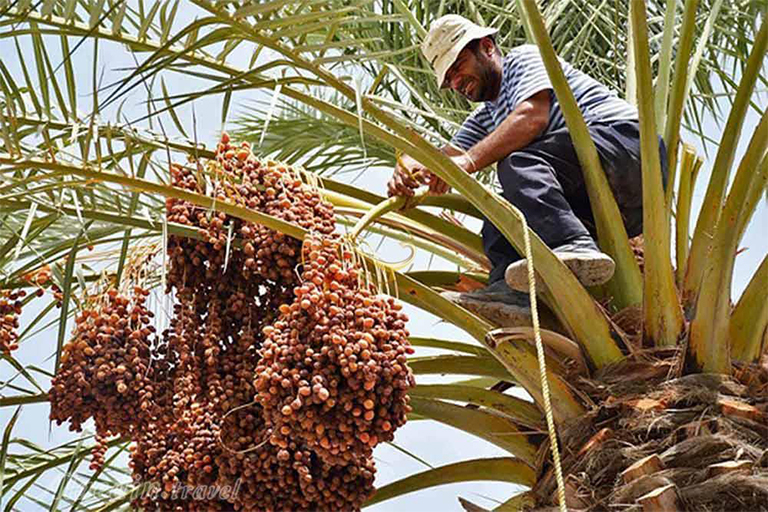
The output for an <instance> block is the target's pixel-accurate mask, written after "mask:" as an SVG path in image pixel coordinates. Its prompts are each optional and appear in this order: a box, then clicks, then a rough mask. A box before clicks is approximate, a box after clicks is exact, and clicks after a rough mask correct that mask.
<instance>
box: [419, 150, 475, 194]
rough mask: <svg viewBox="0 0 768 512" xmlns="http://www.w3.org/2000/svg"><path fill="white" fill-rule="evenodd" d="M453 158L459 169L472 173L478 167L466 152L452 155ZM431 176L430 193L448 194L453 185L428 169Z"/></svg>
mask: <svg viewBox="0 0 768 512" xmlns="http://www.w3.org/2000/svg"><path fill="white" fill-rule="evenodd" d="M451 160H453V163H455V164H456V165H457V166H458V167H459V169H461V170H462V171H464V172H466V173H467V174H472V173H473V172H475V171H476V170H477V169H475V162H474V160H472V158H470V157H469V156H467V155H466V154H460V155H451ZM427 173H428V176H429V193H430V194H432V195H436V196H439V195H443V194H447V193H448V191H449V190H451V187H450V186H449V185H448V184H447V183H446V182H445V181H443V180H441V179H440V178H438V177H437V175H436V174H434V173H433V172H431V171H427Z"/></svg>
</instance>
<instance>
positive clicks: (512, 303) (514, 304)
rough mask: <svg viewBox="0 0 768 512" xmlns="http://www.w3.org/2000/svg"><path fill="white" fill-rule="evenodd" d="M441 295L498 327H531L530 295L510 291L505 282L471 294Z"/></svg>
mask: <svg viewBox="0 0 768 512" xmlns="http://www.w3.org/2000/svg"><path fill="white" fill-rule="evenodd" d="M440 295H442V296H443V297H445V298H446V299H448V300H450V301H451V302H453V303H454V304H457V305H459V306H461V307H463V308H465V309H468V310H469V311H471V312H472V313H474V314H476V315H478V316H480V317H483V318H485V319H486V320H487V321H489V322H491V323H492V324H494V325H496V326H498V327H524V326H529V325H531V321H532V320H531V304H530V301H529V300H528V294H527V293H522V292H518V291H515V290H512V289H510V287H509V286H507V283H505V282H504V281H503V280H499V281H496V282H495V283H492V284H489V285H488V286H486V287H484V288H480V289H477V290H473V291H471V292H443V293H441V294H440Z"/></svg>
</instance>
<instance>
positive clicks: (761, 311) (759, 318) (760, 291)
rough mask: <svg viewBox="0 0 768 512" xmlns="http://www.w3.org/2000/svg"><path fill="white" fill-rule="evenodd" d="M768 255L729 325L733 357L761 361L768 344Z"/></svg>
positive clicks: (740, 300)
mask: <svg viewBox="0 0 768 512" xmlns="http://www.w3.org/2000/svg"><path fill="white" fill-rule="evenodd" d="M765 283H768V256H766V257H765V258H763V262H762V263H760V266H759V267H758V268H757V271H756V272H755V275H753V276H752V279H751V280H750V281H749V284H748V285H747V287H746V289H745V290H744V293H742V294H741V298H740V299H739V302H738V303H737V304H736V308H734V310H733V313H731V320H730V323H729V325H728V333H729V336H730V341H731V357H732V358H733V359H737V360H739V361H745V362H750V363H759V362H760V357H761V356H762V354H763V353H764V352H765V348H766V346H768V287H766V286H765Z"/></svg>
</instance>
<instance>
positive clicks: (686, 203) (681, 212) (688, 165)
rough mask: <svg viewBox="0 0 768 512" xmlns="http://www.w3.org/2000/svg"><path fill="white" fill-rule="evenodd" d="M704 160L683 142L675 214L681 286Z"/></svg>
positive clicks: (676, 278)
mask: <svg viewBox="0 0 768 512" xmlns="http://www.w3.org/2000/svg"><path fill="white" fill-rule="evenodd" d="M702 162H703V160H702V159H701V158H700V157H698V156H697V155H696V153H695V150H694V148H693V146H691V145H690V144H686V143H684V144H683V159H682V161H681V162H680V188H679V189H678V192H677V212H676V216H675V228H676V229H675V253H676V262H677V268H676V274H675V282H676V284H677V286H678V288H680V287H681V286H682V284H683V279H684V277H685V265H686V262H687V261H688V244H689V243H690V240H689V239H688V237H689V228H690V224H691V202H692V201H693V189H694V187H695V185H696V177H697V176H698V174H699V169H700V168H701V164H702Z"/></svg>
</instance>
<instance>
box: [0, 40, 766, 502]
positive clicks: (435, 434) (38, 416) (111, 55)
mask: <svg viewBox="0 0 768 512" xmlns="http://www.w3.org/2000/svg"><path fill="white" fill-rule="evenodd" d="M46 42H47V43H48V44H50V47H49V49H50V51H51V56H52V59H53V60H54V61H55V62H58V61H59V60H60V58H61V56H60V54H59V53H57V52H58V43H57V42H56V41H55V40H51V41H48V40H47V41H46ZM21 43H22V48H23V51H24V55H25V60H26V61H27V62H32V54H31V51H30V49H29V46H28V45H27V46H25V41H24V40H22V41H21ZM0 56H2V57H1V58H2V59H3V62H4V64H6V65H7V66H8V67H9V68H10V69H11V72H12V74H13V76H15V77H18V76H20V75H19V66H18V64H19V63H18V59H17V58H16V54H15V49H14V48H13V45H12V43H11V42H9V41H8V40H0ZM141 57H142V56H141V55H139V58H141ZM230 58H231V59H232V60H233V61H234V62H235V63H241V64H242V63H245V62H247V56H245V55H238V53H237V52H235V53H234V54H233V55H231V56H230ZM57 59H59V60H57ZM92 59H93V45H92V44H91V43H90V42H89V43H86V44H84V45H83V46H82V48H80V49H79V50H78V52H77V53H76V54H75V57H74V62H75V64H76V69H77V70H78V73H77V81H78V83H79V84H80V91H81V94H80V96H79V100H78V101H79V104H80V105H82V106H83V109H84V110H87V109H88V108H89V107H90V102H91V97H90V95H89V94H88V93H87V92H86V91H89V90H90V84H91V80H92V75H91V71H92ZM133 64H134V63H133V60H132V59H131V58H130V56H129V54H127V52H126V51H125V49H124V48H123V47H121V46H118V45H114V44H105V43H102V44H101V45H100V46H99V63H98V66H97V70H98V72H97V73H98V76H102V72H103V83H105V84H108V83H111V82H112V81H114V80H116V79H117V78H118V77H120V76H122V74H123V73H124V71H122V69H123V68H125V67H130V66H132V65H133ZM80 70H82V72H81V71H80ZM199 84H200V82H196V81H195V80H194V79H189V78H187V77H181V76H178V75H176V76H174V75H166V85H167V87H168V89H169V90H172V91H186V90H193V89H194V88H195V87H196V86H199ZM142 97H143V93H142V92H141V91H139V92H138V93H137V94H133V95H131V96H130V97H129V100H128V101H127V102H126V104H125V106H124V107H123V113H124V114H125V115H126V116H127V117H128V118H131V117H134V118H135V117H139V116H141V115H143V114H144V112H145V110H144V106H143V105H142V104H141V103H140V101H139V100H140V99H141V98H142ZM254 99H264V96H263V93H257V92H253V91H247V92H244V93H236V95H235V97H234V98H233V101H232V105H233V106H232V110H231V111H230V119H234V117H235V116H236V115H237V114H238V112H239V111H241V110H242V107H241V106H242V105H244V104H245V102H248V101H251V100H254ZM757 103H758V104H759V105H760V106H761V107H762V108H765V106H766V104H768V94H766V93H763V94H761V95H760V96H758V98H757ZM195 109H196V115H197V118H198V125H197V136H198V138H199V140H201V141H207V142H208V145H209V147H211V146H213V145H214V144H215V141H216V138H217V134H218V132H219V130H220V129H221V125H220V123H219V121H218V120H219V116H220V109H221V99H220V98H208V99H204V100H202V101H200V102H198V103H196V107H195ZM726 111H727V110H726ZM179 115H180V117H181V120H182V123H183V124H185V125H186V126H187V127H189V126H191V124H192V123H191V118H192V112H191V109H189V108H183V109H180V110H179ZM103 117H104V118H108V117H109V114H108V113H107V114H106V115H105V116H103ZM757 121H758V116H757V114H756V113H755V112H754V111H750V114H749V116H748V118H747V120H746V123H745V126H744V129H743V135H742V138H741V142H740V147H739V153H738V154H737V158H736V161H737V162H738V160H739V158H740V155H741V154H742V153H743V151H744V149H745V147H746V143H747V141H748V136H749V135H751V134H752V132H753V131H754V129H755V126H756V125H757ZM723 123H724V121H723ZM704 126H705V130H707V132H708V133H709V134H711V135H715V134H719V133H720V132H721V130H722V128H721V126H722V123H721V126H720V127H718V126H717V124H716V122H715V120H713V119H711V118H710V119H706V120H705V123H704ZM166 129H167V130H169V131H170V132H172V131H175V129H174V127H173V126H171V125H170V123H169V122H167V123H166ZM684 139H685V140H687V141H689V142H692V143H694V145H696V146H697V147H699V152H700V153H701V154H703V149H702V148H701V146H700V143H699V142H698V139H697V138H696V137H695V136H691V135H688V136H684ZM713 160H714V155H710V156H709V157H708V160H707V161H706V162H705V165H704V167H703V169H702V172H701V174H700V177H699V180H698V186H697V188H696V189H695V193H694V204H693V212H694V214H693V215H692V219H694V220H695V218H696V215H695V212H697V211H698V209H699V207H700V203H701V200H702V199H703V196H704V192H705V184H706V182H707V179H708V176H709V168H710V166H711V163H712V161H713ZM390 172H391V170H389V169H371V170H370V172H368V173H367V174H366V175H365V176H364V177H363V178H361V179H360V180H359V181H358V182H357V185H358V186H364V187H365V188H367V189H369V190H371V191H372V192H376V193H379V194H382V195H384V194H385V190H386V188H385V184H386V181H387V179H388V178H389V175H390ZM766 221H768V206H767V204H766V201H765V200H763V199H761V201H760V205H759V206H758V209H757V212H756V213H755V215H754V217H753V219H752V222H751V223H750V225H749V227H748V229H747V232H746V233H745V236H744V239H743V241H742V243H741V246H742V247H745V248H747V250H745V251H744V252H742V253H741V254H740V255H739V256H738V258H737V260H736V269H735V275H734V282H733V294H734V297H738V295H739V294H740V293H741V291H742V290H743V288H744V287H745V286H746V284H747V282H748V280H749V278H750V277H751V275H752V273H753V272H754V270H755V269H756V268H757V266H758V264H759V263H760V261H761V260H762V258H763V257H764V256H765V255H766V254H767V253H768V237H766V236H765V232H766V231H765V230H766V224H767V223H766ZM468 227H470V229H476V230H477V229H479V225H478V224H477V223H468ZM692 227H693V225H692ZM404 254H407V250H406V249H405V248H402V247H400V246H399V245H397V244H395V243H386V244H384V245H383V246H382V248H381V249H380V251H379V256H380V257H381V258H382V259H384V260H386V261H396V260H398V259H400V258H401V257H402V256H403V255H404ZM428 264H429V261H428V257H427V256H426V255H424V254H417V256H416V258H415V260H414V262H413V269H425V268H427V265H428ZM432 268H433V269H441V268H445V269H450V268H451V266H450V265H449V264H448V263H446V262H443V261H439V260H436V261H433V262H432ZM35 304H36V303H35V302H34V301H33V303H32V305H31V306H30V307H29V308H28V309H27V310H25V312H24V316H23V317H22V324H23V322H24V319H25V318H31V317H32V315H34V314H36V311H37V310H38V309H39V306H37V305H35ZM406 311H407V312H408V314H409V316H410V317H411V321H410V323H409V326H408V327H409V330H410V331H411V333H412V334H413V335H417V336H430V337H434V338H444V339H454V340H461V341H467V342H471V339H470V338H469V336H468V335H467V334H465V333H464V332H463V331H461V330H460V329H458V328H456V327H454V326H452V325H449V324H446V323H445V322H441V321H440V320H439V319H438V318H436V317H434V316H432V315H430V314H428V313H425V312H423V311H419V310H415V309H414V308H412V307H410V306H406ZM55 328H56V326H55V325H54V326H53V327H52V328H51V329H49V330H46V331H43V332H40V333H39V334H37V335H36V336H34V337H32V338H30V339H29V340H27V341H26V342H25V343H24V344H23V345H22V346H21V348H20V349H19V350H18V351H17V352H16V353H15V356H16V358H17V359H18V360H19V361H22V362H24V363H25V364H34V365H40V366H42V367H45V368H52V367H53V360H52V359H51V358H50V356H51V354H52V353H53V351H54V350H55ZM419 353H420V354H422V355H428V354H430V353H432V352H429V351H425V350H420V352H419ZM13 373H14V371H13V369H12V368H11V367H10V366H9V365H8V363H7V362H0V380H6V379H7V378H9V377H10V376H11V375H13ZM436 379H437V377H432V378H420V379H419V382H422V383H427V382H431V381H435V380H436ZM11 414H12V410H11V408H4V409H0V427H3V428H4V426H5V425H6V424H7V422H8V421H9V419H10V416H11ZM47 415H48V405H47V404H40V405H30V406H26V407H25V408H24V410H23V411H22V414H21V416H20V419H19V421H18V423H17V424H16V427H15V430H14V432H15V433H16V435H23V436H24V437H25V438H27V439H30V440H32V441H34V442H36V443H38V444H39V445H41V446H46V447H47V446H54V445H56V444H59V443H61V442H63V441H65V440H68V439H71V438H72V434H71V433H69V432H68V431H67V429H66V427H65V426H61V427H57V426H55V425H54V426H53V427H52V429H51V430H50V432H49V426H48V420H47ZM395 443H396V444H397V445H398V446H399V447H401V448H403V449H405V450H407V451H410V452H412V453H414V454H416V455H418V456H419V457H420V458H421V459H423V460H424V461H425V462H426V463H428V464H431V465H433V466H440V465H443V464H448V463H451V462H457V461H460V460H465V459H472V458H480V457H493V456H504V455H507V454H506V453H505V452H503V451H502V450H501V449H499V448H496V447H495V446H493V445H491V444H489V443H487V442H485V441H482V440H480V439H477V438H475V437H472V436H469V435H466V434H462V433H460V432H458V431H456V430H454V429H452V428H450V427H447V426H444V425H441V424H439V423H436V422H433V421H413V422H409V423H408V424H407V425H405V426H404V427H402V428H401V429H400V430H398V432H397V434H396V437H395ZM374 456H375V458H376V464H377V467H378V473H377V480H376V485H377V486H381V485H383V484H386V483H388V482H391V481H394V480H396V479H398V478H402V477H405V476H406V475H409V474H413V473H416V472H419V471H422V470H424V469H427V466H425V464H424V463H422V462H419V461H417V460H415V459H414V458H412V457H410V456H408V455H406V454H404V453H402V452H401V451H399V450H397V449H396V448H394V447H392V446H388V445H380V446H379V447H378V448H377V449H376V451H375V453H374ZM85 466H86V464H84V465H83V467H85ZM62 469H64V468H62ZM47 476H48V480H47V481H43V482H41V484H42V485H43V486H44V487H47V488H49V489H55V485H56V484H57V477H56V475H55V474H53V473H51V474H49V475H47ZM519 490H521V488H520V487H518V486H514V485H512V484H506V483H494V482H479V483H478V482H472V483H466V484H451V485H446V486H441V487H437V488H433V489H429V490H426V491H420V492H418V493H414V494H410V495H406V496H403V497H400V498H396V499H393V500H389V501H387V502H384V503H381V504H379V505H375V506H373V507H369V508H368V509H367V510H370V511H371V512H395V511H397V512H402V511H411V510H413V511H431V510H435V511H437V510H439V511H451V510H456V511H458V510H461V507H460V506H459V504H458V501H457V499H456V498H457V496H462V497H464V498H467V499H469V500H470V501H472V502H474V503H476V504H478V505H480V506H483V507H486V508H493V507H494V506H495V505H496V504H498V503H499V502H501V501H504V500H505V499H507V498H509V497H510V496H511V495H512V494H514V493H516V492H518V491H519ZM35 492H36V493H44V492H45V490H44V489H42V488H38V489H37V490H36V491H35ZM34 509H35V506H34V505H33V504H32V503H31V502H30V501H26V502H22V503H21V504H20V507H19V510H25V511H26V510H34Z"/></svg>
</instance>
